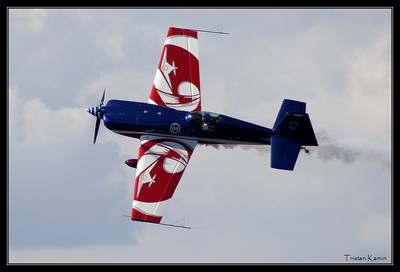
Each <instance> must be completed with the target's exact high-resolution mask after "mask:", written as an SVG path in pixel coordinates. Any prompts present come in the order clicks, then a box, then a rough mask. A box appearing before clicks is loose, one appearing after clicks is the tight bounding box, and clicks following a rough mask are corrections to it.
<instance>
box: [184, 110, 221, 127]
mask: <svg viewBox="0 0 400 272" xmlns="http://www.w3.org/2000/svg"><path fill="white" fill-rule="evenodd" d="M220 118H221V117H220V115H219V114H218V113H214V112H208V111H199V112H191V113H188V114H187V115H186V117H185V119H186V121H187V122H188V123H189V125H190V126H192V127H200V128H201V129H202V130H209V131H213V130H215V128H216V126H217V124H218V122H219V121H220Z"/></svg>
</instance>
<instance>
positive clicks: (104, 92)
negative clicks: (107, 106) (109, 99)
mask: <svg viewBox="0 0 400 272" xmlns="http://www.w3.org/2000/svg"><path fill="white" fill-rule="evenodd" d="M105 95H106V89H104V91H103V96H102V97H101V101H100V107H101V106H103V102H104V97H105Z"/></svg>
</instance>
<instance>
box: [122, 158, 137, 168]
mask: <svg viewBox="0 0 400 272" xmlns="http://www.w3.org/2000/svg"><path fill="white" fill-rule="evenodd" d="M137 162H138V160H137V159H129V160H126V161H125V163H126V165H128V166H130V167H132V168H136V167H137Z"/></svg>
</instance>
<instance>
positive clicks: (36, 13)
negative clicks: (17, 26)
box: [10, 9, 47, 32]
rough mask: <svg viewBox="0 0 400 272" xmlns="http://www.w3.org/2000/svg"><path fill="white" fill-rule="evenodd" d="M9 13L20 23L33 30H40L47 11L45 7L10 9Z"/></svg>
mask: <svg viewBox="0 0 400 272" xmlns="http://www.w3.org/2000/svg"><path fill="white" fill-rule="evenodd" d="M10 12H11V15H15V16H16V17H17V18H18V19H19V20H20V22H21V25H22V26H23V27H25V28H26V29H28V30H30V31H33V32H40V31H41V30H42V29H43V27H44V24H45V19H46V15H47V11H46V10H45V9H11V10H10Z"/></svg>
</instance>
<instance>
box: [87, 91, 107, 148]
mask: <svg viewBox="0 0 400 272" xmlns="http://www.w3.org/2000/svg"><path fill="white" fill-rule="evenodd" d="M105 96H106V89H104V91H103V96H102V97H101V100H100V103H99V106H98V107H92V108H88V109H86V111H87V112H89V113H90V114H91V115H93V116H95V117H96V126H95V128H94V139H93V144H95V143H96V139H97V134H98V133H99V128H100V120H101V119H102V118H103V111H102V109H103V104H104V98H105Z"/></svg>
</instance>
